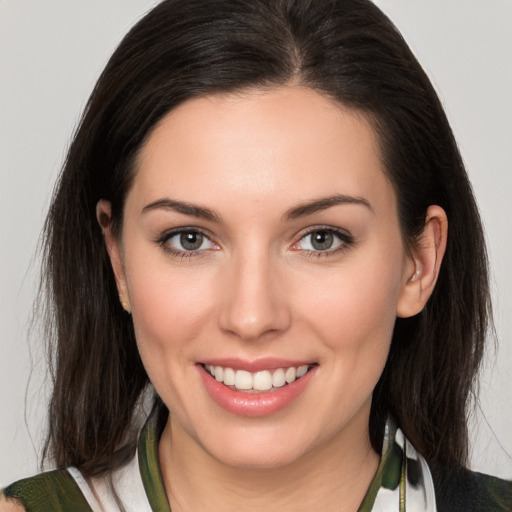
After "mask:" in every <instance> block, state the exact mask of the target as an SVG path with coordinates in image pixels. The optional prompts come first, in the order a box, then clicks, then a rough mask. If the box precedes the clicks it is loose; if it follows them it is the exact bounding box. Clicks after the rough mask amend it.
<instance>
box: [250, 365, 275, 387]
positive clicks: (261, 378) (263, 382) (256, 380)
mask: <svg viewBox="0 0 512 512" xmlns="http://www.w3.org/2000/svg"><path fill="white" fill-rule="evenodd" d="M252 388H253V389H255V390H257V391H268V390H269V389H272V374H271V373H270V372H269V371H267V370H264V371H262V372H257V373H256V374H254V377H253V378H252Z"/></svg>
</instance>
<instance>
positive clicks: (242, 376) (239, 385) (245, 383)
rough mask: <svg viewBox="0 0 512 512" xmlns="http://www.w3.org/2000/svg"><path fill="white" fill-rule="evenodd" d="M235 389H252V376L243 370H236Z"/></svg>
mask: <svg viewBox="0 0 512 512" xmlns="http://www.w3.org/2000/svg"><path fill="white" fill-rule="evenodd" d="M235 388H236V389H252V374H250V373H249V372H246V371H245V370H237V371H236V373H235Z"/></svg>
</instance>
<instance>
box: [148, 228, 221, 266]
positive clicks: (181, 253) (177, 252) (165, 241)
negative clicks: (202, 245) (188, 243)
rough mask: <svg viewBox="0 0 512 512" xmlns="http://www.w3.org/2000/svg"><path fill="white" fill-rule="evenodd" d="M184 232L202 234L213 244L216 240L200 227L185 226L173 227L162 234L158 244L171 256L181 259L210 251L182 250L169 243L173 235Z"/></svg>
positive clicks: (198, 255) (196, 256)
mask: <svg viewBox="0 0 512 512" xmlns="http://www.w3.org/2000/svg"><path fill="white" fill-rule="evenodd" d="M184 233H190V234H195V235H201V236H203V237H204V239H205V240H207V241H209V242H210V243H211V244H213V245H217V244H215V242H213V241H212V238H211V236H210V235H209V234H207V233H205V232H204V231H203V230H202V229H199V228H192V227H184V228H178V229H173V230H171V231H166V232H165V233H163V234H162V236H161V237H159V238H158V240H156V242H157V244H158V245H160V246H161V247H162V249H163V250H164V251H165V252H167V253H168V254H170V255H171V256H173V257H175V258H179V259H182V260H183V259H190V258H198V257H201V256H205V252H206V251H208V249H200V250H189V251H187V250H181V249H175V248H174V247H172V246H171V245H169V240H171V239H172V238H173V237H175V236H177V235H181V234H184Z"/></svg>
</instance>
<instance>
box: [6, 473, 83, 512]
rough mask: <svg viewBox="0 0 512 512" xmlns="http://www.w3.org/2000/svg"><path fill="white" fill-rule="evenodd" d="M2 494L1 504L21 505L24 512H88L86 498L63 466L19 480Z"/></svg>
mask: <svg viewBox="0 0 512 512" xmlns="http://www.w3.org/2000/svg"><path fill="white" fill-rule="evenodd" d="M1 496H2V497H5V500H4V503H9V504H13V505H14V504H20V505H21V506H22V507H23V508H20V510H26V511H27V512H50V511H51V512H68V511H70V510H73V511H76V512H91V507H90V506H89V504H88V503H87V500H86V499H85V497H84V495H83V494H82V492H81V491H80V488H79V487H78V485H77V484H76V482H75V480H74V478H73V477H72V476H71V475H70V473H69V472H68V471H67V470H66V469H57V470H54V471H48V472H46V473H41V474H39V475H36V476H33V477H30V478H25V479H23V480H18V481H17V482H14V483H13V484H11V485H9V486H8V487H6V488H5V489H3V490H2V492H1ZM2 510H3V509H2ZM6 510H9V509H8V508H6ZM14 510H16V509H14Z"/></svg>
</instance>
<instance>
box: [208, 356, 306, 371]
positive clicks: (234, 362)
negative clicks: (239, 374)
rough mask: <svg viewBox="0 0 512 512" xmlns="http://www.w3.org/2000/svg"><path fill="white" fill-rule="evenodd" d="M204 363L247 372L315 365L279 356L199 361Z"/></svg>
mask: <svg viewBox="0 0 512 512" xmlns="http://www.w3.org/2000/svg"><path fill="white" fill-rule="evenodd" d="M199 364H203V365H211V366H221V367H223V368H232V369H234V370H245V371H247V372H251V373H254V372H261V371H263V370H275V369H277V368H290V367H292V366H293V367H296V368H297V367H299V366H304V365H313V364H315V362H313V361H310V360H298V359H282V358H278V357H264V358H261V359H254V360H248V359H239V358H222V359H219V358H214V359H203V360H201V361H200V362H199Z"/></svg>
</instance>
